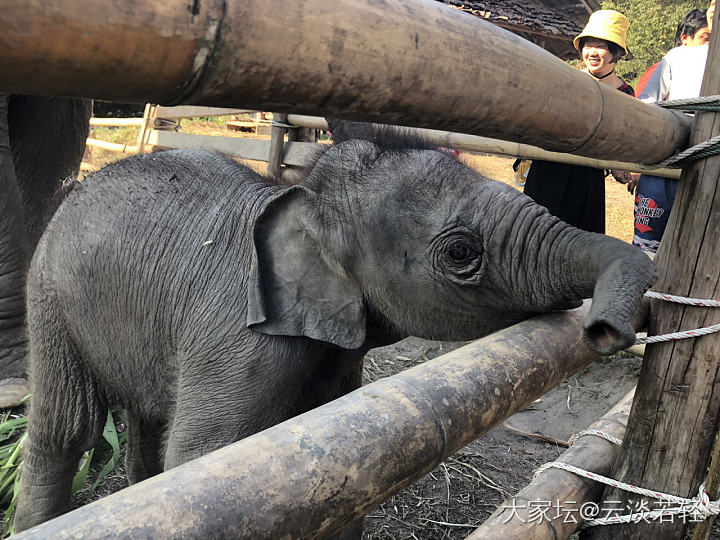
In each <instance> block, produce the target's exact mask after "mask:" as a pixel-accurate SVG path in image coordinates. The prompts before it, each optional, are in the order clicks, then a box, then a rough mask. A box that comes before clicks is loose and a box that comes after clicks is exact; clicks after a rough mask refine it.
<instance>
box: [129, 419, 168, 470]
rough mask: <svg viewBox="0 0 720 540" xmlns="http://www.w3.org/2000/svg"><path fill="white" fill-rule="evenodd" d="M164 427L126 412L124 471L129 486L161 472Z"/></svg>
mask: <svg viewBox="0 0 720 540" xmlns="http://www.w3.org/2000/svg"><path fill="white" fill-rule="evenodd" d="M165 429H166V426H165V424H162V423H154V422H151V421H148V420H145V419H143V418H142V417H140V416H139V415H138V414H135V413H133V412H131V411H128V439H127V455H126V456H125V469H126V470H127V475H128V481H129V482H130V483H131V484H136V483H137V482H141V481H143V480H145V479H146V478H150V477H151V476H155V475H156V474H159V473H161V472H162V471H163V456H162V441H163V436H164V433H165Z"/></svg>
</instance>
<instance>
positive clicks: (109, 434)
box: [90, 412, 120, 493]
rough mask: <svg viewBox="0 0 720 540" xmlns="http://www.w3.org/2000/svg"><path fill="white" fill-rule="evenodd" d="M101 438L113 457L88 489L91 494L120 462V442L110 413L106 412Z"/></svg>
mask: <svg viewBox="0 0 720 540" xmlns="http://www.w3.org/2000/svg"><path fill="white" fill-rule="evenodd" d="M103 438H104V439H105V440H106V441H107V442H108V444H109V445H110V446H111V447H112V451H113V455H112V457H111V458H110V461H108V462H107V463H106V464H105V467H103V470H102V471H100V474H99V475H98V477H97V479H96V480H95V483H94V484H93V485H92V487H91V488H90V492H91V493H93V492H94V491H95V488H97V487H98V486H99V485H100V482H102V481H103V480H104V479H105V477H106V476H107V475H108V474H110V472H111V471H112V470H113V469H114V468H115V466H116V465H117V463H118V461H119V460H120V441H119V440H118V432H117V430H116V429H115V419H114V418H113V415H112V412H108V416H107V421H106V422H105V429H104V430H103Z"/></svg>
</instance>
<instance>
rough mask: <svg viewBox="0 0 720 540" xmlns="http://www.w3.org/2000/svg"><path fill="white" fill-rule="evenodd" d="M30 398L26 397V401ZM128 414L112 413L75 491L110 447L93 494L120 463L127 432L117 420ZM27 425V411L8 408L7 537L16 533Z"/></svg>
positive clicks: (1, 444)
mask: <svg viewBox="0 0 720 540" xmlns="http://www.w3.org/2000/svg"><path fill="white" fill-rule="evenodd" d="M28 397H29V396H28ZM28 397H26V398H25V399H23V403H24V402H25V401H26V400H27V399H28ZM124 415H125V412H124V411H115V412H108V416H107V420H106V422H105V428H104V430H103V440H102V441H101V442H100V443H98V445H97V446H96V447H95V448H93V449H91V450H90V451H88V452H85V454H84V455H83V457H82V459H81V460H80V465H79V468H78V472H77V474H76V475H75V478H74V479H73V485H72V492H73V494H75V493H76V492H77V491H79V490H80V489H82V488H83V487H85V486H86V485H87V483H88V476H89V473H90V470H91V465H92V464H93V463H96V462H97V461H98V460H99V459H101V458H102V457H105V456H107V453H108V452H107V450H108V449H109V450H111V455H110V458H109V459H108V461H107V462H106V463H105V465H104V466H103V468H102V470H101V471H100V472H99V473H98V474H97V477H96V478H95V481H94V482H93V484H92V486H91V487H90V493H93V492H94V491H95V489H96V488H97V487H98V486H99V485H100V484H101V483H102V481H103V480H104V479H105V478H106V477H107V476H108V474H110V473H111V472H112V471H113V470H114V469H115V467H116V466H117V464H118V462H119V460H120V446H121V445H122V444H124V443H125V441H126V439H127V433H126V432H121V433H119V432H118V430H117V428H116V423H117V422H118V421H119V422H124V421H125V416H124ZM26 428H27V417H26V416H24V414H21V413H19V412H15V411H14V410H9V411H5V412H4V413H3V414H2V417H0V506H2V507H6V508H7V509H6V510H5V518H4V522H3V534H4V536H7V535H9V534H12V533H14V532H15V531H14V523H13V521H14V517H15V505H16V504H17V496H18V490H19V487H20V476H21V474H22V452H21V451H22V446H23V444H24V442H25V440H26V438H27V433H26Z"/></svg>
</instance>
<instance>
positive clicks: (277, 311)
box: [247, 187, 365, 349]
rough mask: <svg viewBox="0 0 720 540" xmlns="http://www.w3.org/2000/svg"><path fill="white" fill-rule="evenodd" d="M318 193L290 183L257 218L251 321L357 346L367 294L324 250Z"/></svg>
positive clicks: (262, 327)
mask: <svg viewBox="0 0 720 540" xmlns="http://www.w3.org/2000/svg"><path fill="white" fill-rule="evenodd" d="M314 198H315V195H314V194H313V193H312V192H311V191H310V190H308V189H306V188H302V187H293V188H290V189H288V190H286V191H284V192H282V193H281V194H280V195H278V196H276V197H275V198H274V199H272V200H271V201H270V202H269V203H268V204H267V205H266V206H265V208H264V210H263V211H262V213H261V215H260V216H259V218H258V219H257V221H256V223H255V227H254V231H253V240H254V250H253V251H254V252H253V259H252V263H251V269H250V276H249V280H248V316H247V325H248V328H252V329H253V330H256V331H258V332H263V333H266V334H272V335H282V336H306V337H309V338H312V339H317V340H320V341H326V342H329V343H333V344H334V345H338V346H340V347H344V348H346V349H355V348H357V347H360V346H361V345H362V344H363V342H364V341H365V309H364V305H363V296H362V293H361V290H360V288H359V286H358V285H357V284H356V283H355V282H353V281H352V280H351V279H349V278H348V277H347V276H346V275H345V274H344V272H343V271H342V269H340V268H339V265H337V264H333V263H332V262H330V261H331V260H332V259H330V260H329V257H328V256H327V254H324V253H323V248H322V246H321V245H320V243H319V242H318V238H319V236H320V235H319V234H318V233H319V228H318V223H319V220H318V217H317V209H316V208H315V206H314V205H313V200H314Z"/></svg>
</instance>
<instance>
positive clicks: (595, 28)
mask: <svg viewBox="0 0 720 540" xmlns="http://www.w3.org/2000/svg"><path fill="white" fill-rule="evenodd" d="M628 28H630V21H629V20H628V18H627V17H626V16H625V15H623V14H622V13H620V12H619V11H615V10H614V9H601V10H599V11H596V12H594V13H593V14H592V15H590V19H589V20H588V22H587V24H586V25H585V28H583V31H582V32H580V33H579V34H578V35H577V37H576V38H575V39H574V40H573V45H575V48H576V49H577V50H578V51H580V40H581V39H582V38H584V37H594V38H598V39H604V40H606V41H611V42H612V43H615V44H616V45H619V46H620V47H621V48H622V50H623V51H625V54H626V55H627V54H628V53H629V52H630V51H629V50H628V48H627V41H626V40H627V31H628Z"/></svg>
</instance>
